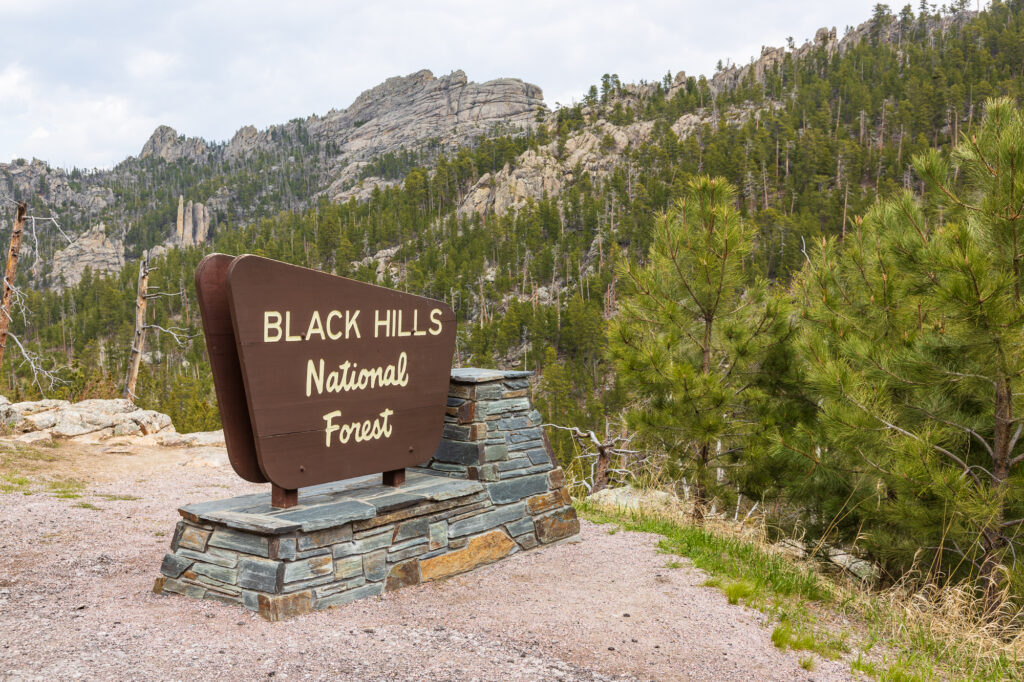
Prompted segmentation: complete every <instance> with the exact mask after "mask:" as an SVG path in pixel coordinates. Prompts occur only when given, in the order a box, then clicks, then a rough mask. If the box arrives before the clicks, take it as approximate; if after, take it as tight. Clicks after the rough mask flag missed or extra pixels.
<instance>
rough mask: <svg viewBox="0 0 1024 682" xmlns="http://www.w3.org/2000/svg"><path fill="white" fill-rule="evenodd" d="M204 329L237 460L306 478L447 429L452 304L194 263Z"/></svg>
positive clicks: (411, 447)
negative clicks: (445, 412) (446, 410)
mask: <svg viewBox="0 0 1024 682" xmlns="http://www.w3.org/2000/svg"><path fill="white" fill-rule="evenodd" d="M196 288H197V290H198V294H199V303H200V311H201V314H202V318H203V330H204V333H205V334H206V341H207V348H208V350H209V356H210V363H211V366H212V369H213V376H214V385H215V388H216V392H217V399H218V403H219V405H220V411H221V420H222V422H223V424H224V436H225V442H226V444H227V447H228V457H229V459H230V461H231V464H232V466H233V467H234V469H235V471H236V472H237V473H238V474H239V475H240V476H241V477H242V478H244V479H246V480H249V481H253V482H264V481H269V482H270V483H271V484H273V488H272V502H271V504H272V505H273V506H274V507H290V506H294V505H295V504H297V502H298V495H297V490H298V489H299V488H301V487H306V486H311V485H317V484H320V483H327V482H330V481H336V480H341V479H346V478H353V477H356V476H363V475H367V474H374V473H383V474H384V482H385V484H387V485H393V486H399V485H402V483H403V482H404V480H405V467H408V466H414V465H417V464H421V463H423V462H425V461H427V460H429V459H430V457H431V456H432V455H433V454H434V451H435V450H436V448H437V446H438V444H439V443H440V440H441V431H442V428H443V422H444V410H445V403H446V396H447V391H448V383H449V374H450V367H451V360H452V356H453V355H454V351H455V315H454V313H453V312H452V310H451V308H449V307H448V306H447V305H445V304H444V303H442V302H440V301H435V300H433V299H429V298H423V297H420V296H414V295H412V294H407V293H404V292H399V291H394V290H391V289H386V288H384V287H378V286H374V285H371V284H365V283H362V282H357V281H355V280H351V279H346V278H344V277H336V276H334V275H329V274H326V273H322V272H317V271H314V270H309V269H306V268H301V267H297V266H294V265H288V264H286V263H281V262H278V261H273V260H269V259H267V258H261V257H258V256H251V255H246V256H239V257H237V258H232V257H231V256H225V255H222V254H211V255H209V256H207V257H206V258H204V259H203V261H202V262H201V263H200V264H199V267H198V269H197V271H196Z"/></svg>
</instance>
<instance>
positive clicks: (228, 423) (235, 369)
mask: <svg viewBox="0 0 1024 682" xmlns="http://www.w3.org/2000/svg"><path fill="white" fill-rule="evenodd" d="M232 260H234V257H233V256H226V255H224V254H222V253H211V254H210V255H208V256H206V257H205V258H203V260H201V261H199V267H197V268H196V296H197V297H198V298H199V314H200V316H201V317H202V320H203V335H204V336H205V337H206V354H207V356H208V357H209V358H210V369H211V371H212V373H213V386H214V389H215V390H216V393H217V406H218V408H219V409H220V421H221V424H222V425H223V426H224V444H225V445H226V446H227V450H228V460H229V461H230V462H231V467H232V468H233V469H234V470H235V473H237V474H238V475H239V476H241V477H242V478H244V479H245V480H247V481H252V482H253V483H266V482H267V481H268V480H269V479H268V478H267V477H266V476H264V475H263V472H262V471H261V470H260V465H259V460H258V459H257V457H256V442H255V440H254V439H253V434H252V422H250V421H249V408H248V406H247V404H246V397H245V383H244V382H243V381H242V366H241V364H240V363H239V361H238V348H237V346H236V345H235V329H234V326H233V325H232V324H231V306H230V305H229V303H228V294H227V271H228V266H229V265H231V261H232Z"/></svg>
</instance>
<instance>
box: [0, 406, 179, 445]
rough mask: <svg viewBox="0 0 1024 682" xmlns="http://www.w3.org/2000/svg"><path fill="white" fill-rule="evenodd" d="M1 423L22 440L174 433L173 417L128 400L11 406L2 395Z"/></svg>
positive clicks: (92, 438) (100, 437)
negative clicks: (140, 406) (140, 407)
mask: <svg viewBox="0 0 1024 682" xmlns="http://www.w3.org/2000/svg"><path fill="white" fill-rule="evenodd" d="M0 423H3V425H4V427H5V428H6V429H7V430H8V431H9V432H13V433H16V434H21V435H20V436H19V440H23V441H29V442H31V441H33V440H44V439H59V438H83V437H87V439H89V440H101V439H104V438H109V437H113V436H145V435H149V434H159V433H167V432H173V431H174V425H173V424H171V418H170V417H168V416H167V415H166V414H163V413H161V412H155V411H153V410H141V409H139V408H138V407H136V406H135V405H133V404H132V403H131V402H130V401H128V400H123V399H118V400H83V401H82V402H79V403H70V402H68V401H67V400H39V401H35V402H21V403H11V402H10V400H8V399H7V398H5V397H3V396H0Z"/></svg>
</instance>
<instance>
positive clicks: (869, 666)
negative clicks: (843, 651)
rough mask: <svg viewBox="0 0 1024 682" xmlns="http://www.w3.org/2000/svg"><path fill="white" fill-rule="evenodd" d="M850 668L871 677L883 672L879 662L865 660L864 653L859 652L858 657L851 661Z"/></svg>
mask: <svg viewBox="0 0 1024 682" xmlns="http://www.w3.org/2000/svg"><path fill="white" fill-rule="evenodd" d="M850 670H851V671H852V672H855V673H864V674H865V675H868V676H870V677H878V676H879V675H880V674H881V670H880V669H879V667H878V664H877V663H875V662H874V661H868V660H865V658H864V655H863V654H857V658H856V659H855V660H852V661H850Z"/></svg>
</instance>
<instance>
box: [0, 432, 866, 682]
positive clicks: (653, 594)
mask: <svg viewBox="0 0 1024 682" xmlns="http://www.w3.org/2000/svg"><path fill="white" fill-rule="evenodd" d="M54 453H55V457H56V459H55V460H54V461H52V462H46V463H44V464H42V465H38V466H36V468H35V469H34V471H32V472H31V473H27V474H26V476H28V477H29V478H30V479H31V480H32V484H31V485H23V486H22V487H21V488H20V489H18V490H13V491H11V492H6V493H0V509H2V514H0V678H3V679H16V680H21V679H47V680H49V679H97V680H98V679H103V680H108V679H147V680H148V679H159V680H177V679H180V680H190V679H211V678H219V679H222V680H235V679H239V680H256V679H269V678H274V679H318V680H319V679H353V680H357V679H358V680H460V681H461V680H549V679H557V680H610V679H642V680H690V679H697V680H750V679H759V680H810V679H814V680H831V679H849V678H850V674H849V667H848V664H847V663H844V662H842V661H837V662H830V661H823V660H820V659H819V660H817V661H816V667H815V670H814V671H813V672H808V671H806V670H804V669H803V668H801V667H800V664H799V662H798V659H799V658H800V656H799V655H798V654H796V653H793V652H781V651H779V650H778V649H776V648H775V647H773V646H772V643H771V641H770V638H769V636H770V633H771V628H770V627H769V626H768V625H767V624H766V623H763V622H762V621H763V618H764V616H762V614H760V613H758V612H755V611H751V610H749V609H745V608H742V607H738V606H730V605H728V604H727V603H726V600H725V597H724V596H722V595H721V594H720V593H719V592H718V591H717V590H714V589H712V588H707V587H702V586H701V583H702V582H703V581H704V579H705V578H704V576H703V574H701V573H700V572H699V571H697V570H694V569H691V568H689V567H688V566H685V565H684V566H683V567H682V568H667V567H666V562H667V561H668V560H669V558H670V557H667V556H665V555H662V554H659V553H658V552H657V550H656V544H657V537H656V536H653V535H647V534H642V533H630V532H614V533H612V532H609V530H610V529H609V527H607V526H596V525H593V524H590V523H586V522H584V523H583V524H582V531H581V534H580V536H579V539H578V541H572V542H568V543H564V544H561V545H557V546H554V547H548V548H546V549H542V550H539V551H533V552H526V553H520V554H517V555H514V556H512V557H511V558H509V559H507V560H504V561H501V562H499V563H497V564H494V565H491V566H488V567H485V568H483V569H480V570H477V571H474V572H472V573H469V574H463V575H460V576H456V577H454V578H451V579H449V580H446V581H442V582H438V583H428V584H424V585H420V586H416V587H412V588H407V589H404V590H399V591H397V592H393V593H389V594H386V595H384V596H383V597H378V598H371V599H367V600H363V601H360V602H356V603H353V604H349V605H346V606H342V607H338V608H334V609H329V610H327V611H324V612H319V613H315V614H311V615H308V616H302V617H298V618H295V619H293V620H289V621H286V622H281V623H267V622H264V621H262V620H260V619H259V618H258V617H257V616H255V615H253V614H251V613H249V612H247V611H244V610H242V609H240V608H237V607H231V606H226V605H222V604H219V603H214V602H209V601H195V600H191V599H187V598H184V597H176V596H171V597H158V596H155V595H153V594H152V592H151V589H152V586H153V581H154V579H155V578H156V576H157V573H158V569H159V566H160V561H161V558H162V557H163V554H164V552H165V551H166V550H167V547H168V544H169V541H170V535H171V533H172V531H173V529H174V524H175V522H176V521H177V519H178V515H177V512H176V509H177V507H178V506H180V505H182V504H186V503H190V502H198V501H202V500H209V499H216V498H221V497H229V496H232V495H238V494H244V493H248V492H254V491H257V490H259V489H260V488H261V487H260V486H254V485H252V484H248V483H246V482H244V481H242V480H241V479H239V478H237V477H236V476H235V475H234V474H233V473H232V472H231V471H230V469H228V468H226V467H224V466H219V465H218V464H217V463H218V462H219V461H221V459H222V458H218V456H217V453H216V452H211V449H210V448H204V449H202V451H201V452H200V451H199V450H198V449H192V450H189V449H176V448H160V447H153V446H138V447H134V446H131V445H130V444H127V445H125V444H124V442H122V444H121V445H111V444H109V443H108V444H106V445H80V446H71V445H68V446H64V447H62V448H60V449H58V450H54ZM34 466H35V465H34ZM56 478H73V479H75V480H77V481H80V482H81V483H84V486H85V488H84V490H82V491H81V492H80V493H78V494H80V495H81V497H78V498H75V497H58V496H57V494H55V493H53V492H48V491H46V490H44V488H45V481H46V480H47V479H50V480H52V479H56ZM25 492H31V494H25ZM123 498H132V499H123ZM90 507H95V508H90Z"/></svg>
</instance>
